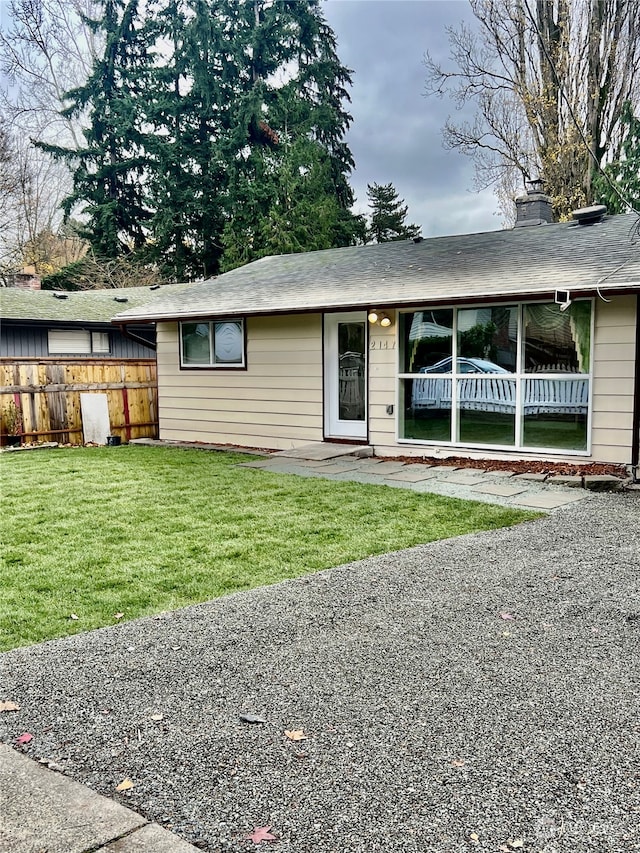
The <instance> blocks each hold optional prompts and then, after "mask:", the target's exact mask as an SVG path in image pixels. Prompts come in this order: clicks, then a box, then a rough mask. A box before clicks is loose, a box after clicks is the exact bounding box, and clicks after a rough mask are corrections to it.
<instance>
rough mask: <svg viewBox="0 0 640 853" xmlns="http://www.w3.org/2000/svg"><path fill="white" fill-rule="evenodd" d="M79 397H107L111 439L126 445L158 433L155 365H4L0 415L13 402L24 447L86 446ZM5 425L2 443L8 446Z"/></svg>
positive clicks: (0, 364)
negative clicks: (43, 444) (50, 444)
mask: <svg viewBox="0 0 640 853" xmlns="http://www.w3.org/2000/svg"><path fill="white" fill-rule="evenodd" d="M81 393H96V394H98V393H100V394H106V396H107V403H108V407H109V422H110V425H111V433H112V434H113V435H117V436H120V438H121V439H122V441H123V442H125V441H129V440H130V439H132V438H155V437H157V433H158V414H157V412H158V404H157V401H158V383H157V375H156V362H155V359H152V358H149V359H138V360H127V361H122V360H117V359H103V358H101V359H90V358H78V359H69V358H66V359H64V360H59V359H38V358H24V359H16V358H11V359H8V358H5V359H0V412H1V411H2V410H3V409H5V407H6V406H7V405H8V404H9V403H10V402H11V401H13V402H14V403H15V404H16V406H17V407H18V408H19V409H20V412H21V415H22V441H23V443H25V444H37V443H39V442H42V441H59V442H61V443H64V444H82V443H83V435H82V415H81V410H80V394H81ZM6 433H7V430H6V427H5V424H4V423H2V443H3V444H5V443H6V438H7V436H6Z"/></svg>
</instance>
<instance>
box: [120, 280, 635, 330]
mask: <svg viewBox="0 0 640 853" xmlns="http://www.w3.org/2000/svg"><path fill="white" fill-rule="evenodd" d="M557 289H558V288H545V289H543V290H534V289H530V290H514V291H503V292H502V293H498V294H487V293H477V292H476V293H470V292H466V293H460V294H456V295H451V294H446V295H444V294H443V295H440V296H431V297H429V296H428V295H425V296H424V297H422V298H418V297H416V296H412V297H411V298H410V299H409V298H408V299H392V300H388V301H385V300H379V299H378V300H375V299H374V300H371V299H369V300H367V301H357V302H349V303H336V302H325V303H318V304H315V305H306V306H304V307H294V306H283V307H278V308H274V307H271V308H254V309H251V308H249V309H244V310H235V311H224V310H216V309H211V310H206V311H205V310H202V309H200V310H198V311H183V312H181V313H176V312H167V313H162V314H161V313H157V314H153V315H146V316H140V315H136V316H135V317H127V316H126V314H121V315H118V316H116V317H115V318H113V320H112V321H111V322H112V323H114V324H116V325H119V326H120V325H130V324H134V323H139V324H146V323H160V322H168V323H172V322H173V323H177V322H189V321H194V320H204V319H209V318H212V317H228V318H233V317H273V316H282V315H285V314H318V313H328V312H332V311H358V310H361V311H362V310H366V309H368V308H372V307H376V308H389V309H402V308H410V307H411V306H416V305H424V304H425V303H428V304H429V305H459V304H476V303H484V304H488V303H495V302H505V301H507V300H513V299H517V300H532V299H533V300H539V299H549V298H554V297H555V293H556V290H557ZM561 289H563V290H568V291H570V292H571V293H574V294H576V296H578V295H580V296H596V295H601V294H602V293H603V292H606V293H608V294H610V295H618V294H620V293H629V292H631V293H633V292H635V291H638V292H640V280H639V281H630V282H616V283H615V284H609V285H607V284H602V285H598V284H597V283H596V284H588V285H585V286H584V287H576V286H573V287H571V286H570V287H567V288H561Z"/></svg>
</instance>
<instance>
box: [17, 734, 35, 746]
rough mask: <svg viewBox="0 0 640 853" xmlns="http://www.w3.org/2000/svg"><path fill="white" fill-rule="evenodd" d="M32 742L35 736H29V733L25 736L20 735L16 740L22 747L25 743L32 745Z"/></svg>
mask: <svg viewBox="0 0 640 853" xmlns="http://www.w3.org/2000/svg"><path fill="white" fill-rule="evenodd" d="M32 740H33V735H31V734H29V732H25V733H24V734H23V735H20V737H17V738H16V743H19V744H21V745H22V744H24V743H31V741H32Z"/></svg>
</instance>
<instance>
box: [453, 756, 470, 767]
mask: <svg viewBox="0 0 640 853" xmlns="http://www.w3.org/2000/svg"><path fill="white" fill-rule="evenodd" d="M465 764H466V762H465V760H464V758H454V759H453V761H452V762H451V766H452V767H464V765H465Z"/></svg>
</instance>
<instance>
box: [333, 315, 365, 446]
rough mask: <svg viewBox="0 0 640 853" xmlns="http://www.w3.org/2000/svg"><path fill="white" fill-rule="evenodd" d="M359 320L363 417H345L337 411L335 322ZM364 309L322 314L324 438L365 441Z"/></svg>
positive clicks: (337, 376)
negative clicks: (360, 330) (362, 358)
mask: <svg viewBox="0 0 640 853" xmlns="http://www.w3.org/2000/svg"><path fill="white" fill-rule="evenodd" d="M340 323H362V324H363V326H364V383H365V384H364V419H363V420H361V421H360V420H358V421H354V420H345V419H341V418H340V414H339V402H340V401H339V394H340V377H339V372H338V370H337V369H336V365H337V360H338V325H339V324H340ZM367 325H368V324H367V312H366V311H349V312H341V313H337V314H336V313H329V314H324V315H323V339H324V364H323V369H324V434H325V437H326V438H347V439H354V440H357V441H366V440H367V437H368V434H369V405H368V397H369V347H368V328H367Z"/></svg>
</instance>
